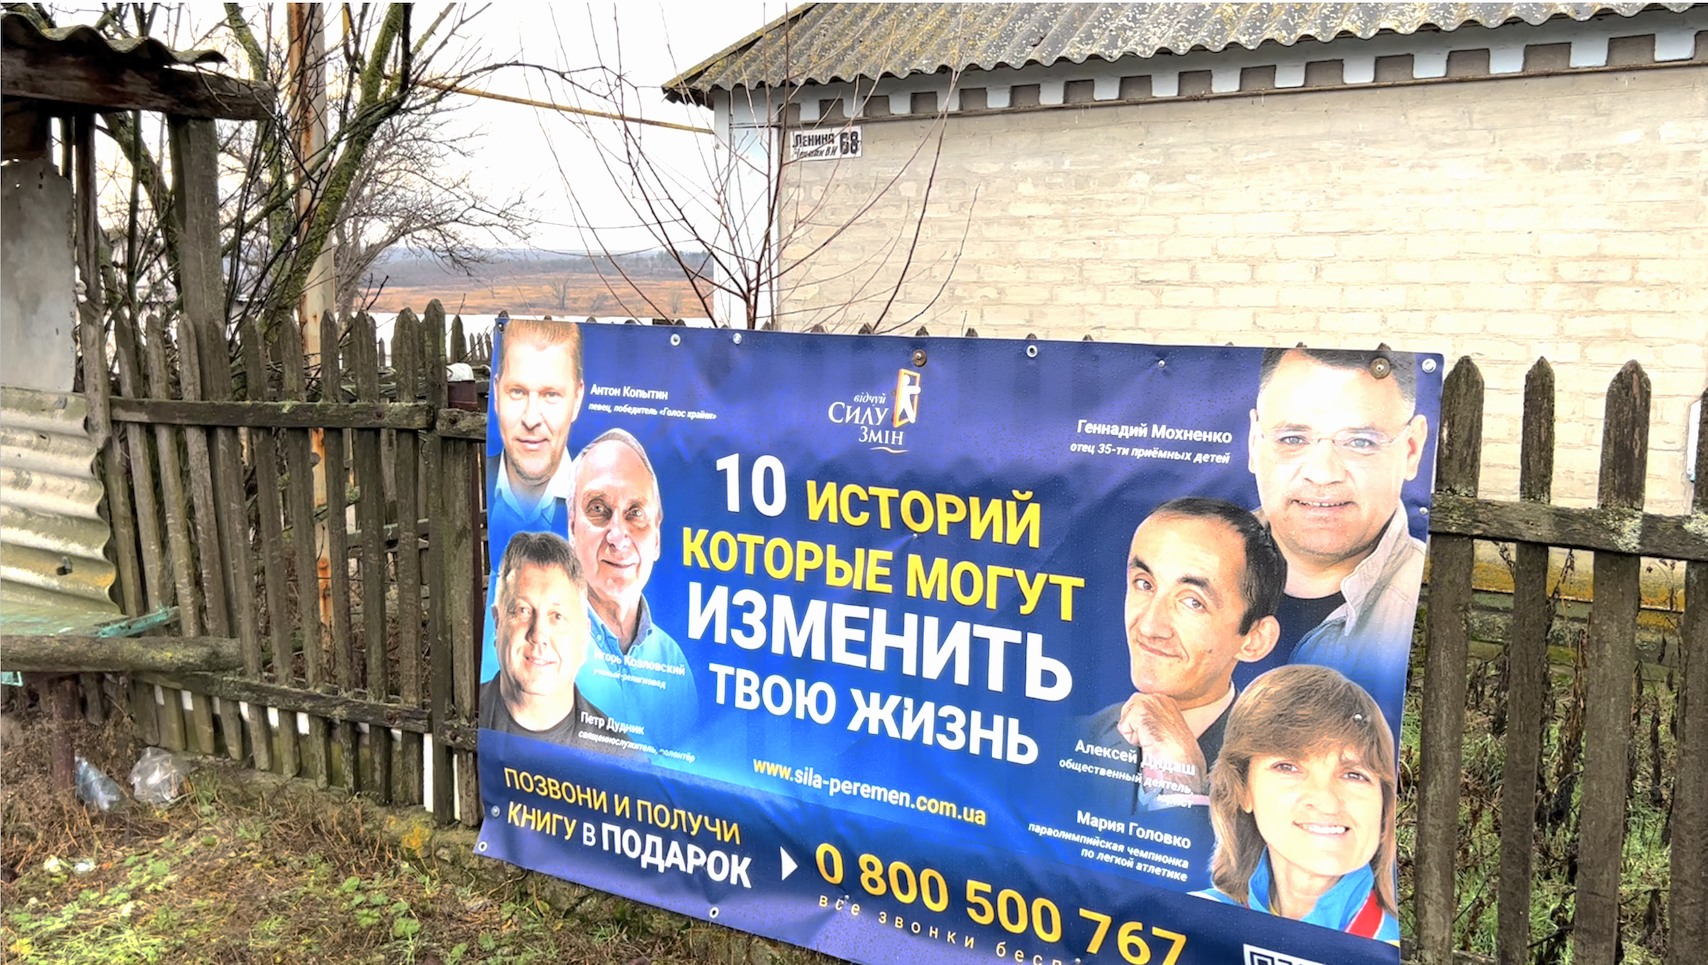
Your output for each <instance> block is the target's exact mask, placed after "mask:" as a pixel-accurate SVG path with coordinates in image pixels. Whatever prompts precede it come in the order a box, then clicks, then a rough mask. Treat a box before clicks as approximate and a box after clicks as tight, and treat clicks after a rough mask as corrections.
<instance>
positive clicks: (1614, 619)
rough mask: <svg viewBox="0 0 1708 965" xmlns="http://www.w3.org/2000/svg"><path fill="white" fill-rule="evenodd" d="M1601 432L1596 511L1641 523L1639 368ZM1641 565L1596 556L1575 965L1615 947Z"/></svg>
mask: <svg viewBox="0 0 1708 965" xmlns="http://www.w3.org/2000/svg"><path fill="white" fill-rule="evenodd" d="M1603 426H1604V428H1603V432H1602V436H1601V485H1600V496H1599V499H1598V504H1599V505H1600V507H1601V508H1602V509H1610V510H1629V511H1631V512H1632V513H1633V514H1636V513H1640V512H1641V511H1642V508H1643V480H1644V478H1645V476H1646V474H1647V472H1648V465H1649V377H1648V376H1647V375H1645V374H1644V373H1643V370H1642V368H1641V367H1639V366H1638V365H1637V363H1635V362H1627V363H1625V367H1624V368H1623V369H1621V370H1620V371H1619V374H1618V375H1617V376H1616V377H1615V378H1614V379H1613V385H1612V387H1611V388H1609V389H1608V390H1607V419H1606V422H1605V423H1604V424H1603ZM1641 565H1642V560H1641V559H1640V558H1638V556H1637V555H1636V554H1635V553H1611V552H1606V551H1602V552H1598V553H1596V554H1595V609H1594V610H1593V611H1591V613H1590V617H1589V637H1588V640H1587V641H1586V644H1585V649H1584V666H1585V668H1586V673H1587V674H1588V682H1587V686H1586V688H1585V703H1584V755H1583V767H1584V773H1585V774H1592V775H1595V778H1596V779H1595V780H1593V781H1585V782H1584V786H1583V805H1582V806H1583V817H1582V819H1581V821H1580V822H1579V825H1578V828H1579V835H1580V837H1579V839H1578V840H1579V843H1578V874H1577V888H1578V891H1577V921H1578V923H1579V924H1581V925H1582V926H1583V927H1580V928H1576V929H1574V930H1573V932H1572V939H1573V941H1572V944H1573V952H1574V955H1573V961H1575V962H1576V963H1577V965H1612V963H1613V960H1614V957H1615V954H1616V952H1617V946H1618V944H1619V877H1620V874H1619V873H1620V871H1621V869H1622V867H1623V862H1622V861H1621V860H1620V859H1621V856H1622V851H1623V848H1624V844H1625V799H1626V796H1627V794H1628V793H1629V791H1630V768H1629V765H1628V754H1629V750H1628V749H1629V746H1630V743H1631V684H1632V675H1633V674H1635V673H1636V670H1637V656H1636V635H1637V611H1638V609H1639V607H1640V606H1641V603H1642V593H1641V589H1640V587H1639V585H1638V578H1639V572H1638V570H1639V567H1640V566H1641Z"/></svg>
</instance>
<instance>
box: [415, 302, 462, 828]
mask: <svg viewBox="0 0 1708 965" xmlns="http://www.w3.org/2000/svg"><path fill="white" fill-rule="evenodd" d="M421 366H422V369H423V370H424V371H423V372H422V375H423V377H424V379H425V382H426V385H425V387H424V388H425V390H426V391H425V395H426V397H427V401H428V402H429V403H431V404H432V406H433V421H434V427H433V428H432V429H431V430H429V431H428V432H427V434H426V435H425V436H424V437H423V439H422V445H421V472H422V474H423V475H424V476H425V477H426V480H427V486H428V492H427V513H428V516H429V517H430V518H431V519H432V520H433V527H432V529H431V530H430V532H429V534H428V539H427V571H428V573H429V576H428V584H429V585H428V589H427V628H428V630H427V648H428V649H427V674H428V679H427V710H428V713H429V715H430V718H431V720H432V725H433V741H432V754H431V757H430V758H429V761H428V765H429V767H430V768H431V770H432V772H433V774H432V782H433V786H432V788H431V789H430V792H429V795H428V796H429V798H430V799H431V800H432V802H433V817H434V818H435V819H436V820H437V821H438V822H439V823H440V824H450V823H451V822H452V821H455V820H456V813H457V801H456V785H455V783H454V781H453V780H452V777H453V775H452V773H451V769H452V763H451V761H452V757H451V748H450V745H449V744H447V743H446V737H447V736H448V733H449V730H450V724H451V712H450V708H451V694H452V687H453V684H452V682H451V676H452V662H451V632H450V624H449V610H448V609H447V607H446V605H445V596H446V594H447V593H449V592H450V588H451V586H452V585H454V584H455V583H456V581H457V580H458V579H459V577H458V576H457V575H456V574H455V573H454V572H453V570H454V568H455V560H456V559H460V558H461V557H457V556H453V554H451V553H450V552H449V551H448V548H447V544H448V543H449V542H450V538H449V535H448V534H447V533H446V531H445V507H446V502H447V498H446V492H447V491H448V490H449V489H451V488H454V487H453V486H451V484H449V483H448V482H447V481H446V479H445V457H444V449H445V441H444V438H443V437H442V436H440V435H439V429H438V422H439V417H440V416H441V415H443V414H444V411H445V409H446V406H447V399H446V394H445V393H446V389H445V308H444V306H443V305H441V304H439V300H438V299H434V300H433V301H431V302H428V303H427V313H426V317H425V318H423V319H422V322H421Z"/></svg>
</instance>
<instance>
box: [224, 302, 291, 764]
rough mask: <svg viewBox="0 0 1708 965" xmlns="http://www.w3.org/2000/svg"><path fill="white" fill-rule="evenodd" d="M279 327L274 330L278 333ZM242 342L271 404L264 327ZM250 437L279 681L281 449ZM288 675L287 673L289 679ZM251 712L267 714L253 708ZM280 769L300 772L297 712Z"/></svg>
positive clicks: (269, 433) (246, 333)
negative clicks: (262, 331) (278, 483)
mask: <svg viewBox="0 0 1708 965" xmlns="http://www.w3.org/2000/svg"><path fill="white" fill-rule="evenodd" d="M278 327H283V326H277V327H275V331H276V330H277V328H278ZM238 334H239V338H241V339H242V343H243V344H242V349H243V375H244V379H243V381H244V388H245V390H246V394H247V395H248V397H249V400H250V401H252V402H262V401H265V402H272V401H275V400H276V399H277V395H276V394H275V393H274V392H273V390H272V387H271V386H270V385H269V384H268V381H269V380H268V376H267V354H268V353H267V349H266V345H265V343H264V339H265V336H263V335H262V333H261V326H259V325H257V324H256V323H255V319H253V318H247V319H244V321H243V323H242V324H241V325H240V326H239V333H238ZM248 433H249V461H250V464H251V465H253V466H254V467H255V508H256V511H257V512H258V513H259V514H260V527H259V532H260V534H261V595H262V599H264V600H266V601H267V641H268V644H269V646H268V649H269V650H270V651H271V653H272V661H273V671H274V674H275V678H277V677H278V676H279V675H280V674H279V671H280V668H283V667H289V666H290V664H291V658H292V656H293V654H292V651H291V623H290V618H289V617H288V616H287V614H288V613H289V611H290V603H289V601H288V599H287V596H286V593H285V525H284V505H283V499H282V498H281V497H280V495H279V488H278V486H277V485H275V484H274V481H275V480H277V479H279V478H280V477H279V449H278V442H277V439H276V435H275V433H274V430H272V429H265V428H252V429H250V430H248ZM286 676H288V674H287V675H286ZM250 712H251V713H264V712H265V711H263V710H262V709H261V708H256V707H251V708H250ZM274 737H275V738H276V739H277V740H278V742H279V761H278V770H279V773H280V774H283V775H284V776H286V777H295V776H296V775H297V770H298V766H299V765H298V761H297V757H298V747H297V727H296V713H295V712H294V711H286V710H281V711H279V731H278V733H277V734H275V735H274Z"/></svg>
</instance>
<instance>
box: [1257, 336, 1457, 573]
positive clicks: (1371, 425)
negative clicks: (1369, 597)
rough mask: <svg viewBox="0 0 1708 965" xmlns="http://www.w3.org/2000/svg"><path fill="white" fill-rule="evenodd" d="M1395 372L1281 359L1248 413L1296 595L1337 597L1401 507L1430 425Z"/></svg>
mask: <svg viewBox="0 0 1708 965" xmlns="http://www.w3.org/2000/svg"><path fill="white" fill-rule="evenodd" d="M1413 408H1414V406H1413V400H1412V399H1410V398H1407V397H1406V393H1405V391H1404V390H1403V389H1402V387H1401V385H1400V377H1399V375H1398V373H1395V374H1393V375H1390V376H1389V377H1386V378H1382V379H1377V378H1376V377H1374V376H1373V375H1371V374H1370V371H1369V369H1368V367H1367V366H1365V365H1362V364H1355V365H1351V366H1349V367H1343V366H1341V365H1338V364H1337V365H1330V364H1328V363H1326V362H1324V361H1322V360H1320V359H1317V358H1313V357H1312V356H1311V355H1308V354H1306V353H1305V352H1303V351H1299V350H1293V351H1290V352H1287V353H1286V354H1285V355H1283V356H1282V357H1281V359H1280V361H1279V363H1278V364H1277V365H1276V366H1275V368H1274V371H1273V372H1272V373H1270V374H1269V375H1268V377H1267V379H1266V381H1264V383H1263V386H1262V388H1261V389H1260V390H1259V392H1258V395H1257V405H1256V407H1255V408H1253V409H1252V411H1251V435H1250V445H1249V452H1248V456H1249V463H1248V465H1249V466H1250V468H1251V472H1252V475H1253V476H1255V477H1256V480H1257V492H1258V499H1259V500H1260V501H1261V503H1262V505H1263V513H1264V516H1265V517H1266V518H1267V520H1268V522H1269V526H1270V531H1271V532H1272V533H1273V534H1274V536H1275V542H1276V543H1277V544H1278V545H1280V547H1281V552H1282V553H1284V554H1285V555H1286V557H1287V564H1288V585H1287V592H1288V593H1289V595H1295V596H1305V597H1316V596H1323V595H1325V594H1327V593H1332V592H1335V591H1336V590H1338V589H1339V587H1340V581H1341V580H1342V579H1343V578H1344V577H1345V576H1346V575H1347V574H1348V573H1350V572H1351V571H1352V570H1353V569H1354V568H1355V567H1356V566H1357V565H1358V564H1359V562H1361V561H1362V560H1363V559H1364V558H1365V557H1367V556H1369V555H1370V553H1371V551H1372V550H1373V549H1374V548H1375V546H1376V543H1377V541H1378V540H1379V539H1381V537H1382V532H1383V530H1384V529H1385V528H1386V527H1387V525H1388V522H1389V520H1391V519H1393V517H1394V514H1395V513H1396V512H1398V511H1399V509H1400V489H1401V487H1402V486H1403V485H1404V484H1405V482H1406V481H1407V480H1409V479H1412V478H1414V477H1415V476H1416V475H1417V473H1418V465H1419V462H1420V460H1421V459H1422V456H1423V447H1424V440H1425V438H1426V436H1427V433H1428V426H1427V424H1426V421H1425V420H1424V418H1423V416H1421V415H1416V414H1414V412H1413Z"/></svg>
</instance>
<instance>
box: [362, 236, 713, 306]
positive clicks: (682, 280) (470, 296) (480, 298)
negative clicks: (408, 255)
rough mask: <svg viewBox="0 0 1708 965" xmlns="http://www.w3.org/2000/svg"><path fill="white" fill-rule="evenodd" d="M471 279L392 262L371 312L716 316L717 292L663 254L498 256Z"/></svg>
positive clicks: (378, 283) (382, 273)
mask: <svg viewBox="0 0 1708 965" xmlns="http://www.w3.org/2000/svg"><path fill="white" fill-rule="evenodd" d="M470 271H471V272H472V274H463V273H461V272H457V271H454V270H447V269H445V268H443V267H441V266H439V265H437V264H434V263H432V262H429V261H424V260H420V259H405V258H396V259H391V260H388V261H386V262H385V263H383V264H381V265H380V266H379V267H377V268H376V269H375V270H374V273H373V277H372V279H371V283H370V285H369V286H368V295H367V301H368V304H367V305H366V306H365V307H366V308H367V310H369V311H371V312H396V311H398V310H400V309H402V308H405V307H408V308H411V309H414V310H415V311H417V312H419V311H421V310H422V308H424V307H425V306H426V304H427V303H428V302H429V301H431V300H433V299H435V298H437V299H439V301H440V302H441V303H443V304H444V306H445V311H446V312H448V313H452V314H463V315H471V314H472V315H492V314H497V313H498V312H501V311H503V312H509V313H510V314H512V315H534V316H538V315H553V316H558V317H564V316H567V317H570V318H585V317H587V316H589V315H592V316H597V317H610V316H618V315H627V316H630V317H634V318H657V317H669V318H704V317H707V315H708V314H709V313H708V312H707V310H706V307H705V304H709V303H710V301H711V286H710V285H709V284H707V283H706V282H705V281H703V280H696V282H694V283H691V282H690V281H689V280H688V278H687V277H686V276H685V275H684V274H683V272H682V270H681V269H680V268H679V267H677V266H676V265H675V263H674V262H672V261H671V260H670V259H669V258H668V257H667V256H665V255H663V254H662V253H659V252H646V253H642V254H639V255H625V256H619V257H616V258H605V257H601V256H582V255H567V256H539V255H534V254H527V253H511V252H495V253H493V254H492V257H491V260H490V261H487V262H485V263H482V264H476V265H472V266H470ZM696 284H697V285H698V288H699V294H697V293H696ZM702 295H703V297H704V303H702V300H701V298H702Z"/></svg>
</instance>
